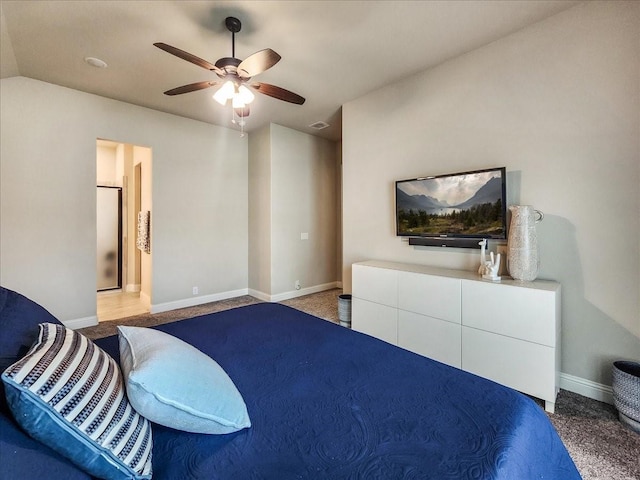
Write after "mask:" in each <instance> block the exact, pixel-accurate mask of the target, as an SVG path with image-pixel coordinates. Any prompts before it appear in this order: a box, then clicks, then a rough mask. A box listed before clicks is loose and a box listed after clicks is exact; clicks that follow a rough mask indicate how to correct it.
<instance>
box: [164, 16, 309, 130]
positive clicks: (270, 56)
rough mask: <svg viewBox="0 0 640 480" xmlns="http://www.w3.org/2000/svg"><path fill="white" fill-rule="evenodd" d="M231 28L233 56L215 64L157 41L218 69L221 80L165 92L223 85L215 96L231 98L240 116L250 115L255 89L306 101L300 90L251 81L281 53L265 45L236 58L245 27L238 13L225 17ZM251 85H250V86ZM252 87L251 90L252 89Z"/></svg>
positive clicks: (221, 100)
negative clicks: (262, 48)
mask: <svg viewBox="0 0 640 480" xmlns="http://www.w3.org/2000/svg"><path fill="white" fill-rule="evenodd" d="M225 25H226V27H227V30H229V31H230V32H231V57H223V58H220V59H219V60H218V61H217V62H216V63H215V64H211V63H209V62H208V61H206V60H203V59H202V58H199V57H196V56H195V55H192V54H191V53H188V52H185V51H184V50H180V49H179V48H176V47H172V46H171V45H167V44H166V43H162V42H158V43H154V45H155V46H156V47H158V48H160V49H161V50H164V51H165V52H167V53H170V54H172V55H175V56H176V57H179V58H181V59H183V60H186V61H187V62H191V63H193V64H195V65H198V66H199V67H202V68H205V69H207V70H210V71H212V72H214V73H215V74H216V75H217V76H218V77H220V80H218V81H204V82H196V83H190V84H189V85H182V86H181V87H176V88H172V89H171V90H167V91H166V92H164V94H165V95H181V94H183V93H189V92H195V91H197V90H202V89H204V88H209V87H215V86H218V85H222V86H221V87H220V88H219V89H218V91H217V92H216V93H215V94H214V96H213V98H214V99H215V100H216V101H217V102H218V103H220V104H222V105H226V104H227V102H228V101H229V100H231V101H232V106H233V109H234V110H235V112H236V113H237V114H238V116H240V117H246V116H248V115H249V103H251V102H252V101H253V98H254V95H253V93H252V92H251V90H255V91H256V92H260V93H262V94H264V95H268V96H270V97H273V98H276V99H278V100H283V101H285V102H290V103H295V104H297V105H302V104H303V103H304V102H305V99H304V98H303V97H301V96H300V95H298V94H297V93H293V92H290V91H289V90H285V89H284V88H281V87H277V86H275V85H270V84H268V83H262V82H251V79H252V77H254V76H256V75H258V74H259V73H262V72H264V71H265V70H268V69H269V68H271V67H273V66H274V65H275V64H276V63H278V62H279V61H280V58H282V57H280V55H278V54H277V53H276V52H274V51H273V50H271V49H270V48H265V49H264V50H260V51H259V52H256V53H254V54H253V55H250V56H248V57H247V58H245V59H244V60H242V61H241V60H240V59H238V58H235V55H236V53H235V50H236V42H235V34H236V33H238V32H239V31H240V29H241V28H242V23H241V22H240V20H238V19H237V18H235V17H227V18H226V20H225ZM247 87H249V88H247ZM250 89H251V90H250Z"/></svg>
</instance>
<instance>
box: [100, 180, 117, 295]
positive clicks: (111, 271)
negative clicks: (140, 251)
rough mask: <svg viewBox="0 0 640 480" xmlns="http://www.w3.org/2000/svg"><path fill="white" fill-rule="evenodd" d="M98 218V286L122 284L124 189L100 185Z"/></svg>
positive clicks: (106, 287)
mask: <svg viewBox="0 0 640 480" xmlns="http://www.w3.org/2000/svg"><path fill="white" fill-rule="evenodd" d="M96 200H97V201H96V205H97V211H96V214H97V216H96V220H97V252H98V255H97V258H96V267H97V268H96V273H97V279H96V280H97V290H98V291H100V290H111V289H116V288H120V287H121V286H122V273H121V270H122V252H121V250H122V214H121V212H122V189H121V188H119V187H98V188H97V198H96Z"/></svg>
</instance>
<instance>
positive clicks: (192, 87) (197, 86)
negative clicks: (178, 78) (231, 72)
mask: <svg viewBox="0 0 640 480" xmlns="http://www.w3.org/2000/svg"><path fill="white" fill-rule="evenodd" d="M218 83H219V82H196V83H190V84H189V85H182V86H181V87H176V88H172V89H171V90H167V91H166V92H164V94H165V95H181V94H183V93H189V92H195V91H196V90H202V89H203V88H209V87H213V86H214V85H217V84H218Z"/></svg>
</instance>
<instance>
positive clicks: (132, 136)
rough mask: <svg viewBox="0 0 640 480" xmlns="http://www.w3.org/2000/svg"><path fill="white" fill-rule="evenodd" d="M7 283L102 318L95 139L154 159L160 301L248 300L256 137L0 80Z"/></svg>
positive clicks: (71, 315) (155, 281)
mask: <svg viewBox="0 0 640 480" xmlns="http://www.w3.org/2000/svg"><path fill="white" fill-rule="evenodd" d="M0 115H1V116H0V222H1V228H0V265H1V267H0V284H2V285H3V286H6V287H7V288H11V289H14V290H17V291H19V292H21V293H23V294H25V295H27V296H29V297H31V298H33V299H34V300H36V301H37V302H39V303H41V304H42V305H44V306H45V307H46V308H47V309H49V310H50V311H51V312H52V313H53V314H54V315H56V316H57V317H58V318H60V319H61V320H64V321H69V320H78V319H87V318H89V319H90V318H94V319H95V315H96V292H95V290H96V289H95V278H96V267H95V256H96V227H95V218H96V200H95V195H96V194H95V190H96V188H95V182H96V160H95V159H96V139H98V138H107V139H110V140H114V141H117V142H122V143H130V144H134V145H141V146H146V147H149V148H151V149H152V152H153V178H152V180H151V181H152V186H151V190H152V196H153V217H152V232H153V233H152V251H153V268H152V280H151V284H152V299H153V304H154V305H155V306H159V307H162V306H166V305H169V306H172V305H175V302H179V301H183V300H185V299H189V300H190V299H192V298H193V297H192V287H193V286H198V287H199V292H200V295H201V296H212V295H220V296H224V295H225V294H227V293H229V294H233V293H235V292H238V291H244V292H246V288H247V282H248V280H247V270H248V266H247V249H248V247H247V245H248V240H247V236H248V234H247V215H248V205H247V139H246V137H245V138H241V137H240V136H239V134H238V132H237V131H235V130H231V129H226V128H221V127H217V126H212V125H209V124H205V123H202V122H197V121H193V120H188V119H185V118H181V117H177V116H174V115H168V114H163V113H159V112H156V111H153V110H149V109H146V108H141V107H137V106H134V105H130V104H126V103H123V102H118V101H114V100H110V99H106V98H102V97H98V96H95V95H90V94H85V93H82V92H78V91H75V90H71V89H67V88H62V87H58V86H56V85H51V84H47V83H44V82H40V81H37V80H32V79H28V78H24V77H13V78H6V79H2V80H1V83H0Z"/></svg>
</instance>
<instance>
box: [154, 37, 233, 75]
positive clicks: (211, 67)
mask: <svg viewBox="0 0 640 480" xmlns="http://www.w3.org/2000/svg"><path fill="white" fill-rule="evenodd" d="M154 45H155V46H156V47H158V48H159V49H160V50H164V51H165V52H167V53H170V54H171V55H175V56H176V57H178V58H181V59H183V60H186V61H187V62H191V63H193V64H195V65H198V66H199V67H202V68H205V69H207V70H211V71H212V72H216V73H221V74H224V72H223V71H222V70H220V69H219V68H218V67H216V66H215V65H214V64H213V63H210V62H207V61H206V60H203V59H202V58H200V57H196V56H195V55H192V54H191V53H189V52H185V51H184V50H180V49H179V48H176V47H172V46H171V45H167V44H166V43H162V42H157V43H154Z"/></svg>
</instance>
